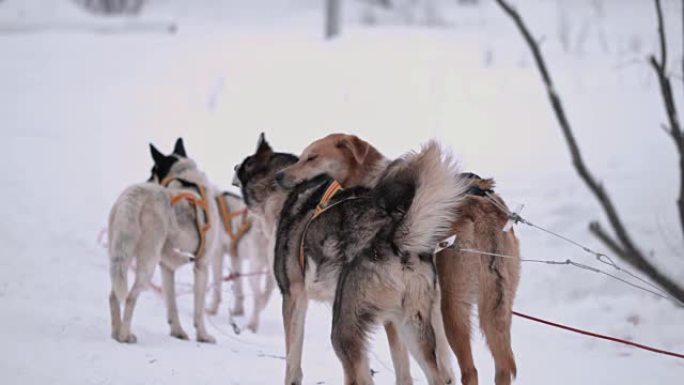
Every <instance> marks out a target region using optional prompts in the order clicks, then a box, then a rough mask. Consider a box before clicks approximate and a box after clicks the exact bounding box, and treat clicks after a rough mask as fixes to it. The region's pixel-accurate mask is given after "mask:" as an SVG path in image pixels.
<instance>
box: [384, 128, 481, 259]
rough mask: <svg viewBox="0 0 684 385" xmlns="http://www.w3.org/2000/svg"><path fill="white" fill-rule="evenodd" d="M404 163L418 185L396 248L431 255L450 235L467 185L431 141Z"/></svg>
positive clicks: (446, 157)
mask: <svg viewBox="0 0 684 385" xmlns="http://www.w3.org/2000/svg"><path fill="white" fill-rule="evenodd" d="M405 160H406V164H407V166H408V167H410V166H415V167H417V174H418V185H417V186H416V193H415V196H414V198H413V202H412V203H411V207H410V208H409V210H408V212H407V214H406V218H405V219H404V229H403V231H400V232H399V234H398V237H399V239H397V244H399V245H401V246H402V248H403V249H404V250H406V251H408V252H411V253H417V254H420V253H425V252H428V251H429V252H432V251H434V249H435V247H436V245H437V243H438V242H439V241H440V240H442V239H444V238H445V237H447V236H449V235H451V234H452V233H453V231H452V229H451V225H452V223H453V222H454V218H456V211H457V209H458V207H459V205H460V204H461V203H462V202H463V199H464V197H465V192H466V189H467V187H468V183H467V181H465V180H463V179H462V178H460V177H459V168H458V166H457V164H456V162H455V160H454V158H453V156H452V155H451V154H450V153H449V152H444V151H442V150H441V149H440V146H439V144H438V143H437V142H435V141H430V142H428V143H427V144H426V145H424V146H423V148H422V149H421V151H420V152H418V153H411V154H409V155H407V156H406V158H405Z"/></svg>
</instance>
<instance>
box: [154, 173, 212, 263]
mask: <svg viewBox="0 0 684 385" xmlns="http://www.w3.org/2000/svg"><path fill="white" fill-rule="evenodd" d="M174 180H177V181H179V182H181V183H182V184H187V183H189V182H187V181H185V180H183V179H180V178H169V177H167V178H164V180H163V181H162V182H163V183H162V186H164V187H168V186H169V184H170V183H171V182H172V181H174ZM192 185H193V187H196V188H197V190H198V191H197V194H199V197H198V196H197V195H196V194H194V193H192V192H189V191H183V192H180V193H178V194H175V195H171V206H175V205H176V204H178V203H179V202H181V201H187V202H188V203H190V204H191V205H193V206H195V208H196V210H197V214H196V215H195V218H196V219H195V222H196V226H197V234H198V235H199V244H198V245H197V250H196V251H195V258H200V257H201V256H202V255H203V254H204V251H205V250H204V248H205V247H206V241H207V233H208V232H209V229H211V217H210V216H209V201H208V200H207V192H206V189H205V188H204V186H203V185H201V184H195V183H192ZM200 213H202V214H203V216H204V223H202V219H201V218H200Z"/></svg>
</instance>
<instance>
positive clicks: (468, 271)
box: [277, 134, 520, 385]
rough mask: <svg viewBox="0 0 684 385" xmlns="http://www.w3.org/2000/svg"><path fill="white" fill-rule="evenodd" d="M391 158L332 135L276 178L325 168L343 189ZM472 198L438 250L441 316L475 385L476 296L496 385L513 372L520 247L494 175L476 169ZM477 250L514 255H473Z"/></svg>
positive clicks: (369, 177)
mask: <svg viewBox="0 0 684 385" xmlns="http://www.w3.org/2000/svg"><path fill="white" fill-rule="evenodd" d="M387 164H388V160H387V159H386V158H385V157H384V156H383V155H382V154H381V153H380V152H379V151H378V150H377V149H375V148H374V147H373V146H372V145H370V144H369V143H368V142H366V141H364V140H361V139H359V138H358V137H356V136H353V135H345V134H331V135H328V136H326V137H325V138H322V139H320V140H317V141H315V142H313V143H312V144H311V145H309V146H308V147H307V148H306V149H304V151H303V152H302V155H301V156H300V158H299V161H298V162H297V163H295V164H293V165H291V166H289V167H287V168H285V169H284V170H283V171H281V172H280V173H279V174H278V176H277V180H278V183H279V184H281V185H283V186H294V185H296V184H299V183H301V182H303V181H306V180H309V179H312V178H314V177H316V176H319V175H321V174H328V175H329V176H331V177H333V178H334V179H336V180H337V181H338V182H340V183H341V184H342V186H343V187H345V188H350V187H356V186H364V187H372V186H374V185H375V183H376V181H377V178H378V177H379V175H380V174H381V172H382V170H383V169H384V168H385V167H386V165H387ZM469 177H470V178H471V179H472V180H473V184H472V187H471V190H470V192H471V193H470V194H469V197H468V199H467V201H466V203H465V204H464V205H463V206H461V209H460V210H459V215H458V217H457V219H456V220H455V222H454V223H453V231H454V233H455V234H456V235H457V247H456V248H453V249H447V250H444V251H442V252H441V253H439V254H438V255H437V273H438V277H439V282H440V286H441V292H442V295H441V303H442V317H443V320H444V327H445V331H446V335H447V338H448V340H449V344H450V345H451V348H452V350H453V351H454V353H455V354H456V357H457V359H458V363H459V366H460V368H461V382H462V383H463V385H476V384H477V383H478V379H477V369H476V368H475V364H474V362H473V356H472V351H471V346H470V328H471V326H470V310H471V303H473V302H475V301H477V304H478V311H479V319H480V328H481V329H482V332H483V333H484V335H485V338H486V340H487V344H488V345H489V348H490V350H491V352H492V355H493V357H494V362H495V365H496V377H495V382H496V385H508V384H510V383H511V380H512V378H514V377H515V375H516V370H517V369H516V365H515V358H514V356H513V350H512V349H511V316H512V306H513V299H514V297H515V292H516V289H517V286H518V281H519V276H520V261H519V254H520V252H519V246H518V240H517V238H516V237H515V234H514V232H513V230H510V231H508V232H503V231H502V228H503V227H504V225H505V224H506V222H507V220H508V217H507V215H506V214H505V213H504V212H503V211H501V210H500V209H499V208H497V207H496V206H495V204H494V203H493V202H492V200H495V201H497V202H498V204H500V205H504V206H505V203H504V202H503V200H502V199H501V198H500V197H499V196H498V195H496V194H495V193H494V192H493V191H492V188H493V186H494V182H493V181H492V180H491V179H487V180H483V179H480V178H479V177H477V176H476V175H474V174H471V175H469ZM468 248H469V249H477V250H481V251H486V252H490V253H500V254H505V255H511V256H515V257H516V258H518V260H515V259H502V258H497V257H491V256H485V255H480V254H473V253H470V252H464V251H461V250H462V249H468Z"/></svg>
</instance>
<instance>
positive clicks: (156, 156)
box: [150, 143, 166, 164]
mask: <svg viewBox="0 0 684 385" xmlns="http://www.w3.org/2000/svg"><path fill="white" fill-rule="evenodd" d="M150 154H152V159H153V160H154V163H155V164H159V163H161V162H162V161H163V160H164V159H165V158H166V156H164V154H162V153H161V152H159V150H157V147H154V144H152V143H150Z"/></svg>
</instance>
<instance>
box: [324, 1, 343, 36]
mask: <svg viewBox="0 0 684 385" xmlns="http://www.w3.org/2000/svg"><path fill="white" fill-rule="evenodd" d="M341 13H342V0H326V2H325V38H326V39H332V38H333V37H335V36H337V35H338V34H339V33H340V27H341V18H342V15H341Z"/></svg>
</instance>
